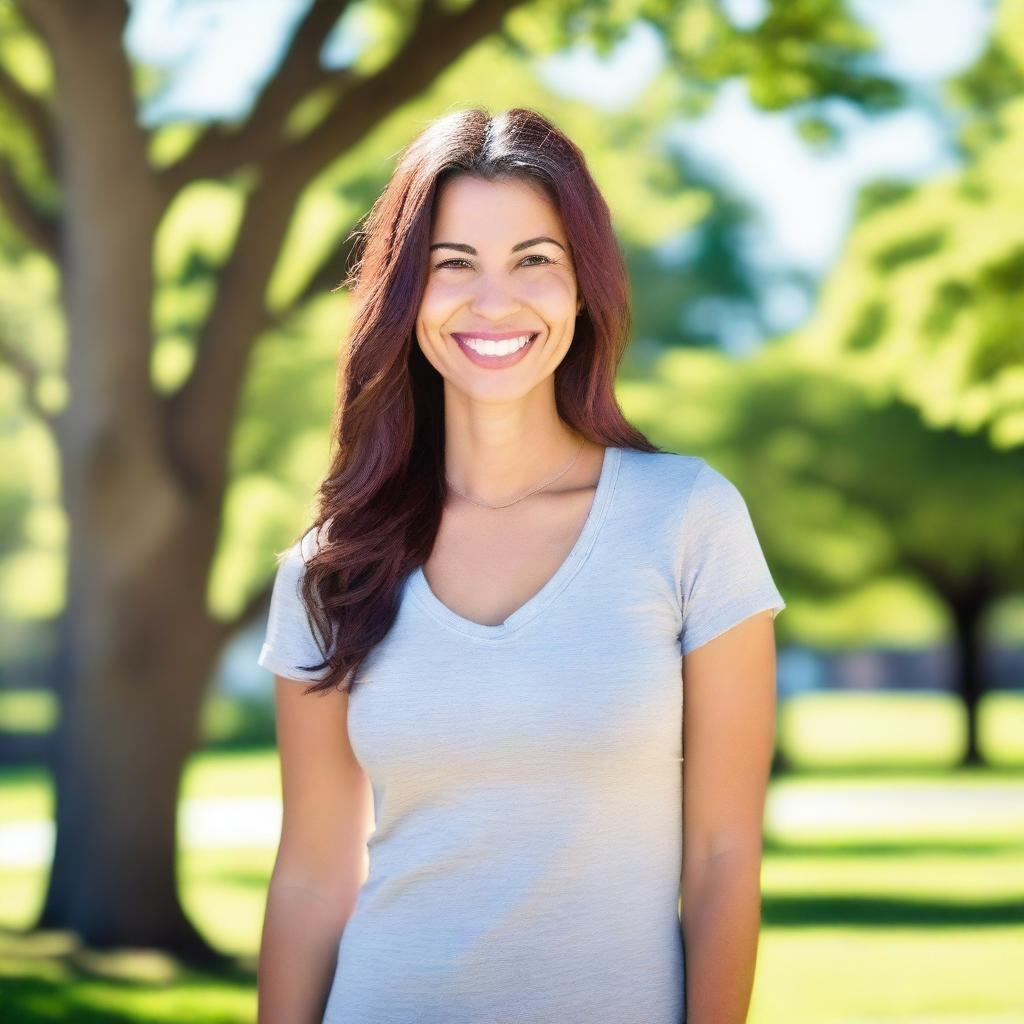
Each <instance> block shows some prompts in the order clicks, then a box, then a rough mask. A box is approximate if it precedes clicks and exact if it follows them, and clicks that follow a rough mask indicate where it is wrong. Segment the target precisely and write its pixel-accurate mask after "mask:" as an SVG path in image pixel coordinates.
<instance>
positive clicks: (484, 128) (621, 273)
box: [301, 107, 662, 693]
mask: <svg viewBox="0 0 1024 1024" xmlns="http://www.w3.org/2000/svg"><path fill="white" fill-rule="evenodd" d="M459 174H468V175H474V176H476V177H479V178H482V179H485V180H488V181H494V180H496V179H502V180H504V179H507V178H509V177H513V176H514V177H518V178H522V179H525V180H526V181H527V182H528V183H530V184H533V185H539V186H540V187H541V188H543V189H544V191H545V193H546V194H547V196H548V197H549V198H550V200H551V201H552V203H553V204H554V206H555V208H556V209H557V210H558V212H559V213H560V215H561V218H562V223H563V225H564V228H565V233H566V236H567V238H568V241H569V243H570V246H571V251H572V257H573V261H574V263H575V267H576V276H577V290H578V292H579V294H580V296H581V298H582V300H583V311H582V313H581V314H580V316H579V317H578V318H577V321H576V329H575V334H574V336H573V341H572V344H571V345H570V347H569V350H568V352H567V353H566V355H565V358H564V359H563V360H562V362H561V363H560V364H559V365H558V367H557V368H556V370H555V396H556V404H557V411H558V414H559V416H560V417H561V418H562V419H563V420H564V421H565V422H566V423H567V424H568V425H569V426H570V427H571V428H572V429H574V430H576V431H578V432H579V433H580V434H582V435H583V436H585V437H587V438H589V439H590V440H592V441H594V442H596V443H599V444H601V445H604V446H611V447H623V448H633V449H637V450H640V451H652V452H653V451H661V450H662V449H660V448H658V447H657V446H655V445H653V444H652V443H651V442H650V441H648V440H647V438H646V437H645V436H644V435H643V434H642V433H641V432H640V431H639V430H637V429H636V428H635V427H633V426H632V425H631V424H630V423H629V422H627V420H626V419H625V417H624V416H623V414H622V411H621V409H620V408H619V406H618V402H617V400H616V397H615V391H614V382H615V374H616V370H617V368H618V366H619V363H620V361H621V359H622V355H623V352H624V351H625V348H626V345H627V343H628V340H629V331H630V326H631V314H630V288H629V279H628V275H627V271H626V265H625V261H624V259H623V255H622V251H621V249H620V247H619V244H618V240H617V239H616V237H615V234H614V232H613V230H612V224H611V218H610V215H609V211H608V206H607V204H606V202H605V200H604V198H603V196H602V195H601V193H600V191H599V190H598V188H597V185H596V184H595V182H594V180H593V178H592V177H591V175H590V172H589V170H588V169H587V166H586V161H585V160H584V157H583V153H582V152H581V151H580V149H579V148H578V147H577V146H576V145H575V144H574V143H573V142H572V141H571V140H570V139H569V138H568V137H567V136H566V135H565V134H563V133H562V132H561V131H559V129H558V128H557V127H555V125H554V124H552V123H551V122H550V121H549V120H547V118H545V117H543V116H542V115H541V114H538V113H537V112H536V111H533V110H529V109H525V108H522V107H516V108H513V109H511V110H506V111H504V112H502V113H498V114H495V115H494V116H491V114H489V113H488V112H487V111H486V110H485V109H483V108H480V107H474V108H472V109H468V110H461V111H456V112H453V113H449V114H446V115H444V116H443V117H440V118H438V119H436V120H434V121H432V122H430V123H429V124H428V125H427V127H426V128H424V129H423V130H422V131H421V132H420V133H419V134H418V135H417V136H416V137H415V138H414V139H413V140H412V142H410V143H409V144H408V145H407V146H406V147H405V148H404V149H403V150H402V152H401V154H400V155H399V160H398V164H397V166H396V168H395V171H394V173H393V175H392V176H391V179H390V181H389V182H388V184H387V186H386V187H385V189H384V191H383V192H382V193H381V195H380V196H379V197H378V199H377V201H376V202H375V203H374V204H373V207H372V209H371V210H370V212H369V213H368V214H367V216H366V217H365V218H364V220H363V222H362V224H361V226H358V227H357V228H356V229H355V231H354V232H353V235H354V236H356V241H355V247H354V252H355V254H356V258H355V261H354V263H353V264H352V266H351V269H350V270H349V273H348V276H347V277H346V279H345V281H344V282H343V283H342V285H340V286H339V287H347V288H349V289H350V290H351V292H352V294H353V298H354V299H355V303H356V310H357V312H356V314H355V318H354V323H353V326H352V330H351V332H350V335H349V341H348V345H347V349H345V348H344V347H343V350H342V352H341V354H340V367H339V374H338V380H339V386H338V398H337V402H336V407H335V417H334V422H333V424H332V430H331V434H332V449H333V451H332V453H331V456H330V470H329V472H328V473H327V475H326V477H325V478H324V480H323V482H322V483H321V484H320V487H319V489H318V492H317V499H318V509H319V510H318V512H317V513H316V516H315V520H314V522H313V524H312V525H311V526H310V527H308V530H312V531H314V536H315V537H316V538H317V544H316V545H315V547H314V550H313V553H312V555H311V557H309V558H308V560H307V561H306V567H305V572H304V575H303V581H302V588H301V593H302V600H303V603H304V604H305V607H306V612H307V616H308V618H309V621H310V624H311V625H315V627H316V632H317V633H318V634H319V636H318V637H317V643H318V645H319V647H320V650H321V653H322V654H324V655H325V658H324V660H323V661H321V662H320V664H318V665H309V666H301V667H302V668H306V669H308V670H309V671H321V670H323V669H325V668H327V667H328V666H329V670H328V671H327V672H326V674H325V675H324V677H323V679H322V680H321V681H319V682H316V683H315V684H313V685H312V686H310V687H309V688H308V689H307V690H306V691H305V692H306V693H312V692H321V691H327V690H330V689H336V688H337V689H343V690H344V689H347V690H348V691H349V692H351V690H352V688H353V686H354V685H355V681H356V679H355V677H356V674H357V671H358V669H359V667H360V665H361V664H362V662H363V661H364V660H365V658H366V656H367V655H368V654H369V653H370V651H371V650H372V648H373V647H374V646H375V645H376V644H377V643H378V642H379V641H380V640H381V639H383V637H384V636H385V634H386V633H387V632H388V630H389V628H390V627H391V624H392V622H393V621H394V619H395V616H396V614H397V612H398V598H399V592H400V584H401V583H402V581H403V580H404V578H405V577H406V576H407V575H408V573H409V572H411V571H412V570H413V569H415V568H416V567H417V566H419V565H421V564H422V563H423V562H425V561H426V559H427V557H428V555H429V554H430V550H431V547H432V546H433V543H434V538H435V536H436V534H437V530H438V526H439V524H440V521H441V510H442V508H443V506H444V501H445V494H446V484H445V478H444V419H443V417H444V401H443V380H442V378H441V376H440V374H438V372H437V371H436V370H435V369H434V367H433V366H431V364H430V363H429V362H428V361H427V360H426V358H425V357H424V355H423V353H422V352H421V351H420V348H419V345H418V344H417V342H416V335H415V323H416V316H417V312H418V310H419V306H420V302H421V299H422V296H423V293H424V290H425V288H426V276H427V271H428V267H429V249H428V246H429V242H430V231H431V226H432V218H433V214H434V204H435V199H436V196H437V195H438V193H439V191H440V186H441V185H442V183H443V182H445V181H446V180H447V179H449V178H450V177H452V176H454V175H459ZM350 237H352V236H350Z"/></svg>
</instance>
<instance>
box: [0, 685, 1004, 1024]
mask: <svg viewBox="0 0 1024 1024" xmlns="http://www.w3.org/2000/svg"><path fill="white" fill-rule="evenodd" d="M1022 707H1024V701H1022V700H1021V699H1020V698H1013V697H1010V696H1007V695H997V696H995V697H993V698H990V699H989V703H988V704H987V706H986V707H985V708H984V716H983V738H984V741H985V743H986V744H989V745H990V746H991V745H995V747H997V748H998V751H999V756H998V758H996V760H997V761H998V762H999V763H1000V764H1001V765H1002V766H1003V767H1001V768H997V769H995V770H988V769H970V770H958V769H950V768H948V767H947V766H948V765H949V764H950V763H951V762H952V761H953V760H954V759H955V757H956V754H957V750H958V744H959V737H958V734H957V732H956V729H955V728H949V724H948V723H949V720H950V716H952V721H953V722H954V724H955V721H956V714H955V709H954V710H953V711H952V712H951V711H950V709H949V706H948V701H945V699H944V698H942V697H941V696H936V695H917V694H915V695H910V697H909V699H908V698H907V697H906V696H900V695H886V694H855V695H839V694H824V695H817V696H815V697H807V698H800V700H799V701H798V702H793V703H792V704H791V705H789V706H788V707H786V708H784V709H783V715H782V718H781V719H780V733H779V735H780V739H781V740H782V741H783V742H784V744H785V751H786V754H787V756H788V758H789V759H790V761H791V762H792V763H794V764H797V765H799V766H800V770H799V771H796V772H793V773H790V774H787V775H785V776H781V777H780V778H779V779H777V780H775V781H773V783H772V787H771V791H770V793H769V804H768V809H767V813H766V832H765V836H766V845H765V861H764V871H763V893H764V903H763V922H764V923H763V930H762V936H761V943H760V947H759V953H758V967H757V977H756V983H755V989H754V997H753V1002H752V1008H751V1014H750V1018H749V1024H782V1022H784V1024H868V1022H899V1024H926V1022H927V1024H954V1022H957V1024H968V1022H970V1024H1010V1022H1018V1024H1019V1022H1022V1021H1024V975H1022V972H1021V970H1020V963H1021V949H1024V771H1020V770H1019V769H1017V768H1016V767H1014V766H1015V765H1018V764H1020V763H1021V759H1022V758H1021V754H1022V751H1021V750H1020V749H1019V748H1015V747H1014V743H1013V741H1014V739H1016V741H1017V743H1018V744H1021V743H1022V740H1021V737H1024V730H1022V729H1021V728H1019V725H1020V723H1021V710H1022ZM944 716H946V717H945V718H944ZM850 734H853V735H854V736H855V737H856V736H860V737H861V738H862V740H863V743H862V744H861V747H860V752H859V754H858V749H857V746H856V744H855V743H853V742H851V741H850V739H849V736H850ZM901 738H902V740H903V750H904V754H905V755H906V756H905V757H903V758H902V759H900V758H893V757H892V751H891V749H890V747H889V744H890V743H893V742H895V743H897V744H898V743H899V741H900V739H901ZM940 740H941V742H940ZM908 750H910V751H912V755H913V756H910V755H909V754H907V751H908ZM887 758H888V759H889V763H888V765H887V764H886V759H887ZM893 760H895V761H897V762H898V763H899V765H900V767H898V768H895V769H894V768H893V767H892V762H893ZM183 792H184V796H185V798H186V799H191V798H196V799H202V800H211V799H217V800H226V801H254V800H255V801H268V800H269V801H270V804H256V805H250V806H253V807H255V808H256V809H257V810H258V813H259V815H260V816H261V817H262V818H263V819H266V807H267V806H274V805H273V801H274V800H276V799H277V798H278V797H279V781H278V769H277V761H276V755H275V753H274V751H273V750H272V749H269V748H262V749H255V750H245V749H237V750H234V749H232V750H222V751H218V752H210V753H204V754H202V755H199V756H197V757H195V758H194V759H193V760H192V761H191V762H190V764H189V766H188V769H187V771H186V775H185V778H184V782H183ZM51 800H52V795H51V792H50V787H49V783H48V779H47V777H46V776H45V775H44V773H42V772H41V771H36V770H18V771H7V772H5V773H4V774H3V775H0V827H2V826H4V825H9V824H11V823H15V822H25V821H32V820H37V819H45V818H46V816H47V815H48V814H49V813H50V807H51ZM183 820H184V819H183ZM264 823H265V822H264ZM270 831H271V832H272V831H273V830H272V829H271V830H270ZM273 857H274V843H273V841H272V840H270V841H267V839H266V836H264V838H263V841H259V842H256V841H254V842H249V843H247V844H239V845H233V846H219V847H211V846H205V845H194V844H193V845H190V844H188V843H185V844H184V848H183V853H182V856H181V858H180V878H181V889H182V898H183V901H184V904H185V907H186V910H187V911H188V913H189V914H190V915H191V916H192V918H193V920H194V921H195V923H196V924H197V926H198V927H199V928H200V930H201V931H203V932H204V934H206V935H207V936H208V938H209V939H210V940H211V942H213V943H214V944H215V945H217V946H218V947H220V948H221V949H223V950H225V951H227V952H229V953H231V954H233V955H235V956H236V957H237V969H236V970H235V971H233V972H231V973H230V974H229V975H226V976H218V975H211V974H202V973H197V972H192V971H185V970H182V969H181V968H180V967H179V965H177V964H176V963H174V962H173V961H172V960H170V959H168V958H166V957H163V956H161V955H158V954H153V953H149V952H145V951H134V952H133V951H125V952H120V953H114V954H99V953H96V952H94V951H90V950H87V949H82V948H80V947H79V946H78V945H77V943H76V942H75V941H74V939H73V937H70V936H67V935H63V934H55V933H44V934H41V935H35V936H29V937H23V936H19V935H17V934H16V932H15V931H13V930H14V929H19V928H22V927H24V926H25V925H27V924H28V923H29V922H31V920H32V918H33V915H34V914H35V912H36V910H37V909H38V906H39V901H40V900H41V898H42V894H43V891H44V886H45V882H46V875H45V870H44V868H43V867H41V866H32V867H26V868H21V869H18V870H14V869H4V870H0V929H2V928H6V929H11V931H7V932H3V931H0V1006H3V1007H4V1011H3V1015H2V1017H3V1020H4V1021H5V1024H6V1022H8V1021H10V1022H11V1024H44V1022H46V1024H50V1022H56V1021H65V1020H73V1021H75V1022H76V1024H79V1022H80V1024H93V1022H97V1024H98V1022H100V1021H102V1022H104V1024H120V1022H128V1021H145V1022H159V1024H164V1022H167V1024H170V1022H175V1024H177V1022H181V1021H185V1020H188V1021H194V1022H197V1024H213V1022H239V1024H240V1022H251V1021H252V1020H254V1019H255V1008H256V1004H255V987H254V984H255V982H254V969H255V964H256V954H257V950H258V943H259V932H260V927H261V923H262V915H263V901H264V899H265V892H266V883H267V878H268V877H269V873H270V870H271V866H272V863H273Z"/></svg>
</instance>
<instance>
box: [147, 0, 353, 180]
mask: <svg viewBox="0 0 1024 1024" xmlns="http://www.w3.org/2000/svg"><path fill="white" fill-rule="evenodd" d="M348 4H349V0H313V3H312V4H311V5H310V7H309V9H308V10H307V11H306V13H305V14H304V15H303V17H302V19H301V20H300V21H299V24H298V27H297V28H296V30H295V32H294V34H293V35H292V38H291V41H290V42H289V44H288V49H287V51H286V52H285V55H284V57H283V58H282V59H281V62H280V64H279V66H278V68H277V71H276V72H275V73H274V76H273V77H272V78H271V79H270V80H269V82H267V84H266V85H265V86H264V88H263V91H262V93H261V94H260V96H259V98H258V99H257V101H256V103H255V105H254V107H253V109H252V111H251V112H250V114H249V116H248V117H247V118H246V120H245V123H244V125H243V126H242V127H241V128H240V129H237V130H234V131H232V130H226V129H224V128H223V127H222V126H221V125H215V124H212V125H209V126H208V127H207V128H206V129H205V130H204V131H203V132H202V134H201V135H200V136H199V138H198V139H197V140H196V142H195V144H194V145H193V146H192V147H191V148H190V149H189V151H188V152H187V153H186V154H185V155H184V156H183V157H182V158H181V159H180V160H178V161H176V162H175V163H173V164H170V165H169V166H168V167H166V168H164V169H163V171H162V172H161V174H160V177H161V179H162V181H163V184H164V187H165V188H166V189H167V191H168V192H169V194H171V195H174V194H175V193H176V192H177V191H178V190H179V189H181V188H182V187H183V186H184V185H186V184H188V183H189V182H191V181H194V180H196V179H197V178H217V177H221V176H223V175H225V174H227V173H229V172H230V171H233V170H235V169H236V168H237V167H239V166H241V165H242V164H245V163H248V162H250V161H259V160H260V159H262V158H263V157H264V156H265V155H266V154H267V153H269V152H271V151H272V150H273V149H274V148H275V147H276V146H277V145H278V144H279V142H280V140H281V139H282V138H283V134H282V133H283V130H284V126H285V123H286V122H287V119H288V115H289V114H290V113H291V112H292V111H293V110H294V109H295V108H296V106H297V105H298V104H299V103H300V102H301V101H302V100H303V99H304V98H305V97H306V96H308V95H309V94H310V93H312V92H313V91H315V90H316V89H318V88H320V87H321V86H322V85H324V84H325V83H327V82H332V81H333V82H336V83H337V84H338V87H339V88H341V87H342V86H343V85H344V83H345V81H346V80H347V79H348V78H349V72H348V71H347V70H345V69H342V70H339V71H333V72H332V71H329V70H328V69H327V68H325V67H324V66H323V65H322V64H321V63H320V51H321V50H322V49H323V47H324V43H325V41H326V40H327V37H328V36H329V35H330V33H331V31H332V30H333V29H334V26H335V25H336V24H337V23H338V19H339V18H340V17H341V15H342V14H343V13H344V11H345V9H346V8H347V7H348Z"/></svg>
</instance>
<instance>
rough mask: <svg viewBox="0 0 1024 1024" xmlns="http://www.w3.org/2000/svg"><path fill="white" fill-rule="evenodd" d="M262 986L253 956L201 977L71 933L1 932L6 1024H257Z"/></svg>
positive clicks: (152, 953)
mask: <svg viewBox="0 0 1024 1024" xmlns="http://www.w3.org/2000/svg"><path fill="white" fill-rule="evenodd" d="M255 985H256V963H255V958H254V957H251V956H244V957H237V958H232V959H230V960H228V962H227V966H226V967H225V969H223V970H220V971H199V970H194V969H192V968H187V967H184V966H182V965H181V964H180V963H178V962H177V961H176V960H175V959H174V958H173V957H171V956H169V955H167V954H165V953H163V952H161V951H159V950H149V949H116V950H95V949H90V948H88V947H86V946H83V945H82V944H81V943H80V941H79V940H78V938H77V937H76V936H75V935H74V934H72V933H69V932H66V931H33V932H26V931H18V930H15V929H10V928H3V929H0V993H2V995H0V1007H2V1012H0V1019H2V1021H3V1024H58V1022H60V1024H64V1022H69V1021H70V1022H73V1024H139V1022H142V1021H144V1022H146V1024H182V1021H185V1020H188V1021H195V1022H197V1024H199V1022H209V1024H213V1022H215V1021H216V1022H217V1024H250V1021H251V1017H252V1012H251V1005H252V1004H251V1000H252V998H253V993H254V991H255ZM204 1003H205V1004H207V1005H206V1006H205V1007H204ZM234 1005H237V1011H236V1010H235V1009H233V1006H234Z"/></svg>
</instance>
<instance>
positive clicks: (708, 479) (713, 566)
mask: <svg viewBox="0 0 1024 1024" xmlns="http://www.w3.org/2000/svg"><path fill="white" fill-rule="evenodd" d="M681 559H682V561H681V566H680V599H681V601H682V611H683V619H682V623H683V624H682V630H681V632H680V650H681V651H682V653H683V654H689V653H690V651H692V650H695V649H696V648H697V647H700V646H701V644H705V643H707V642H708V641H709V640H713V639H714V638H715V637H716V636H719V635H720V634H721V633H724V632H725V631H726V630H727V629H730V628H731V627H732V626H735V625H736V624H737V623H739V622H741V621H742V620H743V619H746V618H748V617H749V616H751V615H753V614H754V613H755V612H760V611H765V610H766V609H768V608H770V609H772V618H773V619H774V618H775V617H776V616H777V615H778V614H779V612H780V611H782V609H783V608H785V607H786V602H785V600H783V597H782V595H781V594H780V593H779V591H778V588H777V587H776V586H775V581H774V580H773V579H772V575H771V572H770V571H769V569H768V563H767V561H766V560H765V557H764V552H763V551H762V550H761V545H760V542H759V541H758V538H757V533H756V532H755V530H754V524H753V522H752V521H751V518H750V512H749V510H748V509H747V504H746V501H744V499H743V496H742V494H740V492H739V490H738V489H737V487H736V486H735V484H733V483H732V481H731V480H729V479H728V478H727V477H726V476H724V475H723V474H721V473H719V472H718V470H716V469H715V468H714V467H712V466H710V465H709V464H708V463H706V462H705V463H704V464H703V465H702V466H701V468H700V470H699V471H698V473H697V476H696V478H695V479H694V482H693V485H692V488H691V491H690V497H689V499H688V501H687V505H686V511H685V512H684V514H683V525H682V539H681Z"/></svg>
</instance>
